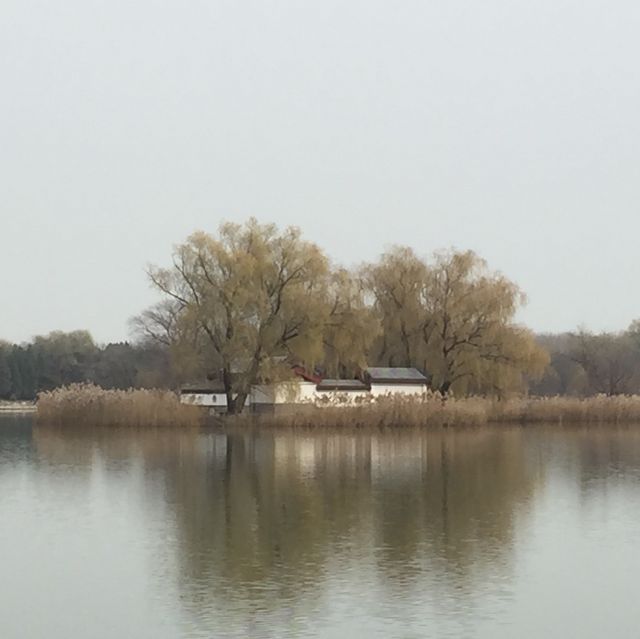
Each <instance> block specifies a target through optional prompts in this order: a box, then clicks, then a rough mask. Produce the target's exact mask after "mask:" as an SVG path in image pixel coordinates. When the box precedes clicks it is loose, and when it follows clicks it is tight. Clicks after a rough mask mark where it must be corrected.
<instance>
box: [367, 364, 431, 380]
mask: <svg viewBox="0 0 640 639" xmlns="http://www.w3.org/2000/svg"><path fill="white" fill-rule="evenodd" d="M366 373H367V376H368V378H369V379H370V380H371V383H372V384H376V383H377V384H382V383H385V382H386V383H391V384H393V383H396V384H426V383H427V378H426V377H425V376H424V375H423V374H422V373H421V372H420V371H419V370H417V369H416V368H395V367H394V368H391V367H389V368H386V367H380V366H374V367H371V368H367V370H366Z"/></svg>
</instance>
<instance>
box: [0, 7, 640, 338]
mask: <svg viewBox="0 0 640 639" xmlns="http://www.w3.org/2000/svg"><path fill="white" fill-rule="evenodd" d="M639 33H640V3H638V2H633V1H632V0H607V1H606V2H605V1H604V0H600V1H595V0H568V1H567V0H535V1H533V0H530V1H528V2H523V1H520V0H484V1H483V2H477V1H474V0H467V1H458V0H439V1H429V0H419V1H413V0H402V1H401V2H391V1H390V0H385V1H382V0H347V1H346V2H345V0H340V1H338V0H307V1H305V0H281V1H269V0H260V1H257V0H256V1H246V0H224V1H220V0H208V1H205V0H189V1H187V2H185V1H184V0H180V1H178V0H135V1H134V2H132V1H131V0H65V1H64V2H51V1H50V0H2V2H1V3H0V82H1V84H0V207H1V208H0V218H1V224H0V338H4V339H9V340H14V341H20V340H26V339H29V338H30V337H31V336H33V335H34V334H39V333H46V332H49V331H51V330H53V329H62V330H70V329H75V328H87V329H89V330H91V331H92V333H93V334H94V336H95V337H96V339H97V340H99V341H107V340H116V339H123V338H126V337H127V335H128V333H127V320H128V318H129V317H130V316H131V315H133V314H135V313H137V312H138V311H140V310H141V309H142V308H144V307H145V306H147V305H149V304H150V303H152V302H153V301H154V300H155V299H156V298H155V294H154V293H153V292H152V291H151V290H150V289H149V287H148V284H147V281H146V278H145V274H144V269H145V265H146V264H147V263H149V262H152V263H158V264H162V263H166V262H167V261H168V260H169V257H170V253H171V248H172V245H173V244H175V243H177V242H180V241H182V240H183V239H184V238H185V237H186V236H187V235H189V234H190V233H191V232H192V231H194V230H196V229H203V230H207V231H215V230H216V228H217V227H218V224H219V223H220V222H221V221H222V220H224V219H228V220H238V221H241V220H244V219H246V218H247V217H249V216H250V215H254V216H256V217H257V218H258V219H259V220H261V221H265V222H266V221H274V222H277V223H278V224H281V225H287V224H296V225H299V226H300V227H302V229H303V231H304V233H305V235H306V236H307V237H308V238H309V239H313V240H315V241H317V242H318V243H319V244H321V245H322V246H323V247H324V248H325V249H326V250H327V252H328V253H329V255H330V256H331V257H332V258H333V259H334V260H335V261H337V262H341V263H344V264H346V265H353V264H357V263H359V262H361V261H363V260H370V259H374V258H375V257H376V256H377V255H379V253H380V252H381V251H382V250H384V249H385V247H388V246H389V245H391V244H410V245H411V246H413V247H414V248H415V249H416V250H417V251H418V252H419V253H421V254H429V253H431V252H432V251H433V250H435V249H439V248H445V247H451V246H454V247H457V248H461V249H463V248H471V249H474V250H476V251H477V252H479V253H480V254H481V255H482V256H483V257H485V258H486V259H487V260H488V262H489V264H490V266H491V267H493V268H495V269H499V270H501V271H502V272H504V273H505V274H506V275H507V276H509V277H511V278H512V279H514V280H515V281H516V282H518V283H519V284H520V286H521V287H522V288H523V289H524V290H525V291H526V292H527V294H528V296H529V304H528V306H527V307H526V308H525V309H524V310H523V311H522V312H521V314H520V316H519V318H520V320H521V321H523V322H525V323H526V324H528V325H529V326H530V327H532V328H533V329H535V330H537V331H559V330H566V329H573V328H575V327H576V326H577V325H578V324H584V325H586V326H587V327H590V328H592V329H596V330H601V329H617V328H623V327H625V326H626V325H627V324H628V323H629V322H630V320H631V319H632V318H634V317H638V316H640V289H639V287H638V284H637V283H638V280H639V277H640V215H639V213H640V71H639V70H638V61H639V60H640V38H639V37H638V34H639Z"/></svg>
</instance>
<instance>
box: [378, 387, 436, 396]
mask: <svg viewBox="0 0 640 639" xmlns="http://www.w3.org/2000/svg"><path fill="white" fill-rule="evenodd" d="M426 391H427V386H426V384H371V394H372V395H373V396H374V397H378V396H379V395H388V394H392V395H422V393H426Z"/></svg>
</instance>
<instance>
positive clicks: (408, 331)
mask: <svg viewBox="0 0 640 639" xmlns="http://www.w3.org/2000/svg"><path fill="white" fill-rule="evenodd" d="M364 274H365V277H366V281H367V283H368V286H369V289H370V291H371V294H372V296H373V299H374V306H375V309H376V312H377V314H378V315H379V318H380V324H381V326H382V338H381V347H380V354H379V361H381V362H384V363H385V364H388V365H390V366H394V365H395V366H397V365H402V366H415V367H417V368H419V369H421V370H422V371H423V372H425V373H427V374H428V375H429V377H430V384H431V387H432V388H433V389H435V390H438V391H440V392H441V393H443V394H447V393H449V392H450V391H451V390H456V391H459V392H464V393H468V392H472V391H473V392H483V393H485V392H486V393H496V394H502V393H504V392H507V391H509V390H514V389H521V388H523V385H524V382H525V381H526V380H525V377H526V376H527V375H534V376H535V375H538V374H541V373H542V371H543V370H544V368H545V366H546V363H547V356H546V353H545V352H544V351H543V350H542V349H540V348H539V347H538V346H537V345H536V343H535V341H534V339H533V335H532V334H531V333H530V332H529V331H527V330H526V329H524V328H521V327H519V326H517V325H516V324H515V323H514V321H513V318H514V315H515V312H516V310H517V309H518V308H519V306H520V305H521V304H522V303H523V302H524V300H525V298H524V295H523V294H522V292H521V291H520V290H519V288H518V287H517V286H516V285H515V284H514V283H513V282H511V281H509V280H508V279H506V278H505V277H503V276H502V275H500V274H497V273H492V272H490V271H489V270H488V269H487V265H486V263H485V262H484V260H482V259H480V258H479V257H478V256H477V255H476V254H475V253H473V252H472V251H466V252H455V251H450V252H444V253H439V254H436V256H435V257H434V259H433V261H432V262H426V261H423V260H421V259H420V258H419V257H417V256H416V254H415V253H414V252H413V251H412V250H411V249H409V248H402V247H398V248H395V249H394V250H392V251H391V252H389V253H386V254H384V255H383V256H382V258H381V259H380V261H379V262H377V263H376V264H372V265H368V266H367V267H365V269H364Z"/></svg>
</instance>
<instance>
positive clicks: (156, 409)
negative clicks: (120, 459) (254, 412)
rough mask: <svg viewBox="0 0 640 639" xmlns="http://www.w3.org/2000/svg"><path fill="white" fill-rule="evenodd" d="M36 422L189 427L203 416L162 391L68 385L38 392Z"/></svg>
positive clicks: (77, 424) (168, 392)
mask: <svg viewBox="0 0 640 639" xmlns="http://www.w3.org/2000/svg"><path fill="white" fill-rule="evenodd" d="M37 407H38V413H37V419H38V423H40V424H44V425H52V426H126V427H134V428H136V427H137V428H143V427H166V426H171V427H190V426H191V427H193V426H198V425H200V424H201V422H202V420H203V418H204V415H203V412H202V410H201V409H199V408H198V407H195V406H188V405H185V404H181V403H180V401H179V399H178V397H177V396H176V395H175V393H172V392H170V391H162V390H142V389H129V390H126V391H124V390H105V389H103V388H100V387H99V386H95V385H93V384H71V385H70V386H64V387H62V388H57V389H55V390H53V391H49V392H44V393H40V394H39V395H38V401H37Z"/></svg>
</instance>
